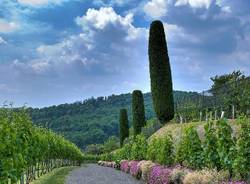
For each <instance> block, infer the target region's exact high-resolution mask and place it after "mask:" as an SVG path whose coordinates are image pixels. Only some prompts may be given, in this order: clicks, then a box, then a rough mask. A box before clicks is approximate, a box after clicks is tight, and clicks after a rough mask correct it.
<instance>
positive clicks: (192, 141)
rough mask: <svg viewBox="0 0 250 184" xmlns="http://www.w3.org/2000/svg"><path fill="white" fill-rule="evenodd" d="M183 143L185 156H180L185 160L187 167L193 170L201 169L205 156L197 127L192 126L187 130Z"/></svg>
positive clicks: (182, 151)
mask: <svg viewBox="0 0 250 184" xmlns="http://www.w3.org/2000/svg"><path fill="white" fill-rule="evenodd" d="M182 141H183V142H182V143H181V144H182V146H181V149H183V150H180V152H181V153H183V154H184V155H181V156H179V157H180V158H184V159H185V161H186V162H187V165H188V166H189V167H191V168H195V169H199V168H202V166H203V164H204V156H203V149H202V144H201V140H200V138H199V135H198V133H197V130H196V128H195V127H193V126H191V127H188V128H186V130H185V132H184V136H183V140H182Z"/></svg>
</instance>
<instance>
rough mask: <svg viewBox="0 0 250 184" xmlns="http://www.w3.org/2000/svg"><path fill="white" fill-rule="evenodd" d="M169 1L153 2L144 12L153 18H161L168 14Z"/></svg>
mask: <svg viewBox="0 0 250 184" xmlns="http://www.w3.org/2000/svg"><path fill="white" fill-rule="evenodd" d="M167 4H168V0H151V1H149V2H147V3H146V4H145V6H144V12H145V13H146V14H147V15H148V16H150V17H152V18H161V17H163V16H164V15H166V13H167Z"/></svg>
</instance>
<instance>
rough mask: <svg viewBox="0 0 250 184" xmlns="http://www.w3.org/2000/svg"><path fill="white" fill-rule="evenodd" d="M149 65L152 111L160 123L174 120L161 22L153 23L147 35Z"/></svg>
mask: <svg viewBox="0 0 250 184" xmlns="http://www.w3.org/2000/svg"><path fill="white" fill-rule="evenodd" d="M148 55H149V65H150V78H151V91H152V99H153V105H154V110H155V113H156V115H157V118H158V119H159V121H160V122H161V123H166V122H168V121H170V120H171V119H173V118H174V99H173V87H172V76H171V68H170V63H169V57H168V50H167V43H166V39H165V33H164V27H163V24H162V22H160V21H153V22H152V23H151V26H150V33H149V48H148Z"/></svg>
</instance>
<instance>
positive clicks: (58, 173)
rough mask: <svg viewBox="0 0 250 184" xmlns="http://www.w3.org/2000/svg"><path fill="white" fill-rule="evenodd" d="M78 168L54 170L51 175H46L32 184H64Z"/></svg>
mask: <svg viewBox="0 0 250 184" xmlns="http://www.w3.org/2000/svg"><path fill="white" fill-rule="evenodd" d="M76 168H77V167H62V168H59V169H55V170H53V171H52V172H51V173H49V174H45V175H44V176H42V177H40V178H39V179H37V180H35V181H34V182H32V184H64V183H65V179H66V176H67V175H68V174H69V172H70V171H72V170H73V169H76Z"/></svg>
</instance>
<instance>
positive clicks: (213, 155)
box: [204, 121, 221, 170]
mask: <svg viewBox="0 0 250 184" xmlns="http://www.w3.org/2000/svg"><path fill="white" fill-rule="evenodd" d="M204 129H205V140H204V157H205V165H206V166H207V167H208V168H217V169H218V170H220V169H221V164H220V157H219V154H218V151H217V147H218V145H217V137H216V127H215V125H214V122H213V121H208V122H207V123H206V124H205V126H204Z"/></svg>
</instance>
